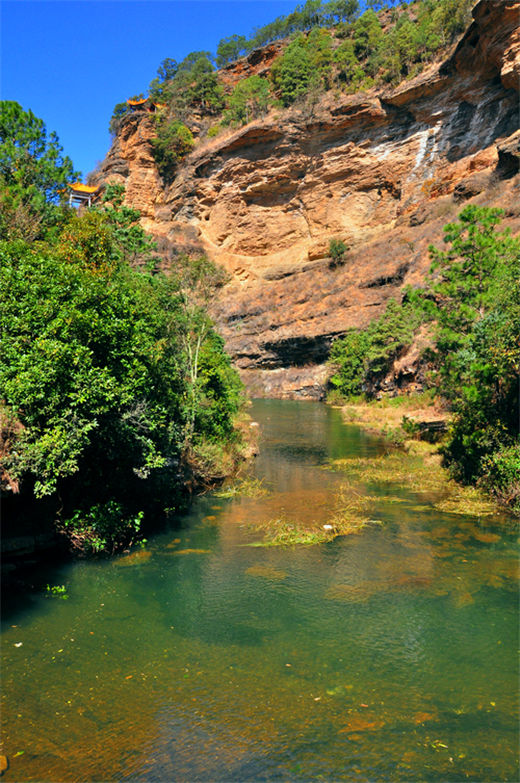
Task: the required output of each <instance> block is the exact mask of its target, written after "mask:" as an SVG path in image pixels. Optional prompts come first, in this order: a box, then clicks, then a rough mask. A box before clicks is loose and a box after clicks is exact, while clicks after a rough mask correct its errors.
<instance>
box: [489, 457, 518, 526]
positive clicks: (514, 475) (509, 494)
mask: <svg viewBox="0 0 520 783" xmlns="http://www.w3.org/2000/svg"><path fill="white" fill-rule="evenodd" d="M480 484H481V485H482V486H483V487H484V488H485V489H487V490H488V491H489V492H491V493H492V494H493V495H495V497H496V498H497V499H498V500H499V501H501V502H502V503H504V504H506V505H509V506H510V507H511V508H512V509H513V510H514V511H515V512H516V513H517V514H518V515H520V445H518V443H516V444H514V445H513V446H509V447H508V448H503V449H500V450H499V451H496V452H494V453H493V454H488V455H486V456H485V457H484V458H483V460H482V477H481V479H480Z"/></svg>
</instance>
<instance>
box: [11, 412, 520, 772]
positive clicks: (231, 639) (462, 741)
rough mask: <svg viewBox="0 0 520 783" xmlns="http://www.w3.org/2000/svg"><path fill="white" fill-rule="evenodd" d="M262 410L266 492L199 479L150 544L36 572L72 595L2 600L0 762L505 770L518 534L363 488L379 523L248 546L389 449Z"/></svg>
mask: <svg viewBox="0 0 520 783" xmlns="http://www.w3.org/2000/svg"><path fill="white" fill-rule="evenodd" d="M253 417H254V418H255V419H256V420H257V421H259V422H260V425H261V433H262V436H261V441H260V449H261V450H260V456H259V458H258V460H257V463H256V465H255V475H257V476H258V477H260V478H262V479H263V480H264V482H265V484H266V486H268V487H269V488H270V489H271V493H270V494H269V495H268V496H266V497H261V498H259V499H252V498H251V499H248V498H241V499H240V498H235V499H221V498H216V497H214V496H211V495H208V496H205V497H203V498H200V499H198V500H197V502H196V503H195V504H194V506H193V508H192V509H191V511H190V513H189V515H187V516H186V518H185V519H184V520H183V525H182V528H181V529H180V530H179V529H172V530H171V531H169V532H165V533H162V534H161V535H158V536H156V537H155V538H153V540H151V541H150V542H149V543H148V545H147V547H146V549H144V550H138V551H136V552H133V553H132V554H130V555H128V556H121V557H119V558H116V559H115V560H113V561H109V562H92V563H79V564H75V565H67V566H63V567H61V568H60V569H58V570H54V571H52V572H49V573H44V574H41V580H42V584H43V585H45V584H46V583H47V581H50V583H51V584H55V585H62V584H63V585H65V587H66V591H67V595H68V598H67V600H63V599H61V598H58V597H54V598H49V597H47V596H46V595H45V590H43V589H42V590H40V591H36V592H35V594H34V595H33V596H32V598H31V602H30V604H29V605H28V604H27V599H26V598H25V599H24V601H23V603H21V604H20V605H17V604H16V600H14V601H13V602H12V603H11V604H10V608H8V609H7V610H6V611H5V613H4V618H3V621H4V630H3V677H2V720H3V724H4V741H5V745H4V752H5V753H7V755H8V756H9V758H10V763H11V767H10V769H9V771H8V772H7V773H6V774H5V776H4V779H5V780H6V781H116V780H117V781H126V780H135V781H176V782H179V783H180V782H181V781H186V782H189V783H192V782H194V781H261V780H266V781H270V780H273V781H275V780H276V781H305V780H327V781H332V780H348V781H352V780H359V781H385V782H387V781H461V780H470V781H474V782H476V781H481V782H482V783H484V782H486V783H491V782H492V781H516V780H517V779H518V753H517V749H518V724H517V718H516V716H517V709H518V704H517V702H518V666H517V654H518V621H517V614H518V611H517V610H518V600H517V597H518V592H517V585H518V583H517V578H518V574H517V571H518V560H517V549H516V544H517V541H516V537H515V536H513V534H512V533H508V532H504V530H500V529H499V528H496V527H493V526H489V525H488V526H487V527H486V528H485V530H486V532H489V531H491V532H492V533H494V534H495V535H491V536H488V538H489V539H490V540H491V543H487V542H486V535H484V536H482V535H481V534H479V531H481V528H480V526H479V525H478V524H477V523H476V521H475V519H473V518H470V517H461V516H456V515H454V514H451V515H450V514H441V513H439V512H437V511H435V510H434V509H433V508H432V507H431V506H430V505H429V503H428V502H427V501H425V499H424V498H422V497H420V496H419V495H418V494H414V493H412V492H410V491H409V490H407V488H406V487H401V488H397V489H396V487H395V486H394V487H392V496H393V502H390V500H389V499H388V486H379V487H378V486H373V485H371V486H370V487H369V490H370V495H373V496H377V497H378V498H379V500H378V501H377V503H376V504H375V507H374V515H375V517H377V519H380V520H382V521H383V522H384V523H385V525H384V526H370V527H367V528H366V529H364V530H363V531H362V532H361V533H360V534H358V535H353V536H348V537H343V538H339V539H336V540H335V541H334V542H332V543H329V544H323V545H320V546H313V547H296V548H256V547H251V546H248V545H247V544H250V543H252V542H254V541H258V540H259V538H260V537H261V536H260V534H259V533H258V532H256V531H255V530H254V529H253V528H252V527H251V525H254V524H255V523H258V522H260V521H263V520H267V519H269V518H271V517H273V516H276V515H280V514H285V515H286V516H287V518H290V519H298V518H299V519H304V520H305V521H306V522H307V523H312V522H320V523H322V522H323V523H325V522H327V520H328V519H330V515H331V513H332V512H333V510H334V496H335V492H336V491H337V489H338V488H339V487H340V486H341V484H342V483H343V482H344V481H345V478H346V477H345V475H344V474H341V473H336V472H332V471H329V470H326V469H324V466H326V464H327V462H328V460H330V459H336V458H341V457H344V456H347V455H362V456H365V457H371V456H377V455H378V454H380V453H381V452H382V451H383V450H384V444H383V443H382V442H381V441H380V440H379V439H377V438H375V437H372V436H369V435H367V434H365V433H363V432H362V431H360V430H359V429H357V428H356V427H352V426H348V427H347V426H344V425H343V424H342V423H341V420H340V415H339V413H338V412H337V411H335V410H331V409H328V408H326V407H324V406H322V405H319V404H314V403H298V402H280V401H265V400H264V401H259V402H257V403H255V405H254V408H253ZM396 500H399V501H400V502H396ZM477 522H478V521H477ZM482 539H484V540H482ZM20 643H21V644H20Z"/></svg>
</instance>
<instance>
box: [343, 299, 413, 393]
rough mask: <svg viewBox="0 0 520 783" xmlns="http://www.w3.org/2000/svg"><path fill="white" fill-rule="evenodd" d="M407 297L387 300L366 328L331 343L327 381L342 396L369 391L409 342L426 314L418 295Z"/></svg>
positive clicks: (354, 330) (352, 330)
mask: <svg viewBox="0 0 520 783" xmlns="http://www.w3.org/2000/svg"><path fill="white" fill-rule="evenodd" d="M410 299H411V301H410V300H409V301H404V302H403V303H402V304H399V303H398V302H397V301H395V300H394V299H392V300H390V302H389V303H388V305H387V309H386V311H385V312H384V313H383V315H382V316H381V317H380V318H378V319H377V320H376V321H373V322H372V323H371V324H370V325H369V326H368V327H367V328H366V329H351V330H349V331H348V332H347V334H346V335H345V337H344V338H342V339H341V340H337V341H336V342H335V343H334V345H333V346H332V350H331V355H330V362H331V364H332V365H333V367H334V369H335V372H334V374H333V376H332V377H331V379H330V382H331V384H332V385H333V386H334V387H335V388H336V389H337V390H338V391H339V392H340V393H341V394H342V395H343V396H344V397H346V398H349V397H352V396H353V395H357V394H361V393H362V392H365V393H368V391H369V387H370V386H371V385H372V386H374V385H375V384H376V382H377V380H379V379H382V378H383V377H384V376H385V375H386V373H387V372H388V371H389V370H390V367H391V364H392V362H393V360H394V359H395V358H396V357H397V356H398V355H399V353H400V352H401V351H402V350H403V349H404V348H406V347H408V346H409V345H411V343H412V341H413V338H414V334H415V331H416V329H417V328H418V327H419V326H420V325H421V323H424V321H426V320H427V318H428V316H427V314H426V313H425V311H424V309H423V306H422V303H421V302H420V301H419V300H418V299H416V298H413V297H410Z"/></svg>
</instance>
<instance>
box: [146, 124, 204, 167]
mask: <svg viewBox="0 0 520 783" xmlns="http://www.w3.org/2000/svg"><path fill="white" fill-rule="evenodd" d="M194 144H195V142H194V139H193V134H192V132H191V131H190V129H189V128H188V127H186V125H184V124H183V123H182V122H180V121H179V120H171V119H167V118H166V117H160V118H159V119H158V122H157V136H156V137H155V138H154V139H153V140H152V149H153V156H154V159H155V162H156V164H157V168H158V169H159V173H160V175H161V177H163V179H164V180H166V181H169V180H171V179H172V178H173V176H174V174H175V170H176V168H177V164H178V163H179V161H181V160H182V159H183V158H184V157H186V155H187V154H188V153H189V152H191V150H192V149H193V146H194Z"/></svg>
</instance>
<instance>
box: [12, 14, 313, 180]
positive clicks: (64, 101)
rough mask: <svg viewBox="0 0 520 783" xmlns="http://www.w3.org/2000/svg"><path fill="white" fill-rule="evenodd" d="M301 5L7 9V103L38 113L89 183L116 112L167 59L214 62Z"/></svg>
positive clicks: (107, 142) (103, 152) (141, 89)
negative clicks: (239, 37)
mask: <svg viewBox="0 0 520 783" xmlns="http://www.w3.org/2000/svg"><path fill="white" fill-rule="evenodd" d="M297 4H298V0H294V1H293V0H224V1H223V2H222V1H221V0H210V1H209V2H208V0H146V1H145V2H143V0H111V1H110V2H105V0H1V2H0V15H1V16H0V36H1V39H0V52H1V61H0V62H1V70H0V94H1V97H2V99H3V100H15V101H18V102H19V103H20V104H21V105H22V106H23V108H24V109H32V111H33V112H34V114H35V115H36V116H37V117H41V119H42V120H43V121H44V122H45V124H46V126H47V129H48V130H49V131H51V130H54V131H56V133H57V134H58V136H59V139H60V142H61V144H62V146H63V148H64V151H65V153H66V154H67V155H69V156H70V157H71V158H72V160H73V162H74V165H75V166H76V168H77V169H80V170H81V171H82V172H83V175H84V177H85V176H86V174H87V173H88V172H89V171H91V170H92V169H93V168H94V167H95V165H96V163H97V162H98V161H100V160H102V159H103V158H104V156H105V154H106V152H107V151H108V148H109V144H110V137H109V134H108V130H107V128H108V122H109V119H110V116H111V114H112V109H113V108H114V106H115V104H116V103H119V102H120V101H122V100H125V99H126V98H127V97H129V96H130V95H134V94H136V93H140V92H145V93H146V91H147V87H148V84H149V83H150V81H151V80H152V79H153V78H154V76H155V75H156V71H157V67H158V65H159V63H160V62H161V61H162V60H163V59H164V58H165V57H173V58H174V59H176V60H182V58H183V57H185V55H186V54H188V53H189V52H191V51H194V50H201V49H202V50H209V51H212V52H214V51H215V49H216V47H217V44H218V42H219V40H220V39H221V38H224V37H227V36H229V35H233V34H234V33H239V34H244V35H249V34H250V33H251V31H252V29H253V27H255V26H262V25H264V24H266V23H267V22H270V21H272V20H273V19H275V18H276V17H277V16H280V15H281V14H287V13H289V12H290V11H291V10H292V9H293V8H294V7H295V6H296V5H297Z"/></svg>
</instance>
